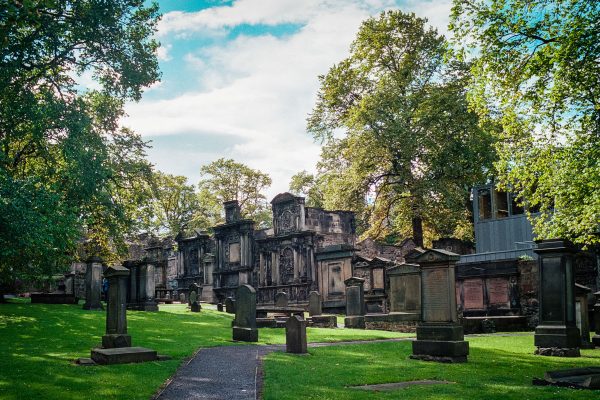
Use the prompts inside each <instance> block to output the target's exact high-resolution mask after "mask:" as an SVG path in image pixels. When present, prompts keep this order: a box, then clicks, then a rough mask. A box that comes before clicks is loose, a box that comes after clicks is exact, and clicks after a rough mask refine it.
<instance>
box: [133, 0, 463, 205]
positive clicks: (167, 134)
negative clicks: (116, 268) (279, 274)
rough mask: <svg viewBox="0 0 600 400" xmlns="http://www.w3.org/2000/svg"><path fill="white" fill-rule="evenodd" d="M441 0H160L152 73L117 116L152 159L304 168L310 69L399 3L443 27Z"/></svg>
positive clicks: (175, 169)
mask: <svg viewBox="0 0 600 400" xmlns="http://www.w3.org/2000/svg"><path fill="white" fill-rule="evenodd" d="M450 3H451V1H450V0H439V1H436V0H423V1H419V0H232V1H219V0H203V1H193V0H161V1H159V4H160V7H161V11H162V13H163V14H164V15H163V18H162V21H161V22H160V24H159V31H158V33H157V38H158V40H159V41H160V42H161V44H162V47H161V48H160V50H159V53H158V55H159V59H160V69H161V71H162V80H161V82H160V83H158V84H156V85H154V86H153V87H151V88H149V89H148V90H146V92H145V94H144V96H143V98H142V100H141V101H140V102H138V103H130V104H127V106H126V111H127V113H128V114H129V116H128V117H127V118H125V119H124V121H123V125H125V126H129V127H131V128H133V129H134V130H135V131H136V132H138V133H140V134H141V135H142V136H143V137H144V138H145V139H146V140H151V141H152V146H153V147H152V149H150V150H149V152H148V156H149V158H150V161H151V162H152V163H153V164H155V165H156V168H157V169H159V170H161V171H163V172H167V173H171V174H177V175H184V176H186V177H188V179H189V181H190V183H193V184H196V183H197V182H198V180H199V178H200V176H199V169H200V167H201V166H202V165H205V164H207V163H209V162H211V161H214V160H216V159H218V158H220V157H226V158H233V159H235V160H237V161H240V162H243V163H245V164H247V165H249V166H251V167H253V168H258V169H260V170H262V171H264V172H267V173H269V174H270V175H271V177H272V178H273V185H272V187H271V188H270V189H269V191H268V193H267V194H268V197H269V198H271V197H273V196H274V195H276V194H277V193H280V192H283V191H286V190H287V188H288V185H289V180H290V177H291V176H292V175H293V174H294V173H296V172H299V171H301V170H307V171H311V172H313V171H314V168H315V165H316V162H317V160H318V158H319V151H320V149H319V145H318V144H317V143H314V142H313V140H312V138H311V137H310V136H309V135H308V134H307V133H306V130H305V121H306V117H307V115H308V113H309V112H310V111H311V109H312V107H313V105H314V103H315V99H316V93H317V91H318V88H319V86H318V79H317V77H318V75H320V74H326V73H327V71H328V69H329V68H330V67H331V66H332V65H333V64H334V63H336V62H339V61H340V60H342V59H343V58H345V57H346V56H347V55H348V48H349V46H350V43H351V42H352V40H353V38H354V36H355V34H356V32H357V30H358V27H359V25H360V22H361V21H363V20H364V19H366V18H368V17H369V16H373V15H377V14H379V13H380V12H381V11H383V10H386V9H394V8H399V9H401V10H403V11H410V12H414V13H415V14H417V15H418V16H423V17H427V18H428V19H429V21H430V23H431V24H432V25H433V26H435V27H437V28H438V30H439V31H440V32H442V33H445V32H446V26H447V23H448V14H449V12H450Z"/></svg>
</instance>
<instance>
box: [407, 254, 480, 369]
mask: <svg viewBox="0 0 600 400" xmlns="http://www.w3.org/2000/svg"><path fill="white" fill-rule="evenodd" d="M459 258H460V256H459V255H458V254H455V253H452V252H449V251H446V250H441V249H431V250H427V251H425V252H424V253H422V254H420V255H419V256H417V257H416V258H415V259H414V261H415V262H416V263H417V264H419V265H420V267H421V319H422V322H421V323H419V325H418V326H417V340H416V341H414V342H413V343H412V350H413V354H412V355H411V356H410V357H411V358H414V359H419V360H426V361H441V362H466V361H467V356H468V355H469V343H468V342H466V341H465V340H464V332H463V327H462V326H461V325H460V324H459V323H458V316H457V312H456V286H455V265H456V262H457V261H458V260H459Z"/></svg>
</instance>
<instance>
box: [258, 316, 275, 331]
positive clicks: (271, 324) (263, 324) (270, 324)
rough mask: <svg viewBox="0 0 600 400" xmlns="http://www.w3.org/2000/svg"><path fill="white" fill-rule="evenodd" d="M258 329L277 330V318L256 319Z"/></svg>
mask: <svg viewBox="0 0 600 400" xmlns="http://www.w3.org/2000/svg"><path fill="white" fill-rule="evenodd" d="M256 327H257V328H277V321H276V320H275V318H270V317H267V318H256Z"/></svg>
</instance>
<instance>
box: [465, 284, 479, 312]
mask: <svg viewBox="0 0 600 400" xmlns="http://www.w3.org/2000/svg"><path fill="white" fill-rule="evenodd" d="M463 298H464V306H465V310H481V309H483V308H484V307H483V281H482V280H481V279H465V280H464V282H463Z"/></svg>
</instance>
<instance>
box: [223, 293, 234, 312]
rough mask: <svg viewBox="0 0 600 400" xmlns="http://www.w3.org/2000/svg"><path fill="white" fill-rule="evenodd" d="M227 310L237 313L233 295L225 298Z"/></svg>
mask: <svg viewBox="0 0 600 400" xmlns="http://www.w3.org/2000/svg"><path fill="white" fill-rule="evenodd" d="M225 312H226V313H228V314H235V300H233V299H232V298H231V297H228V298H226V299H225Z"/></svg>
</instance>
